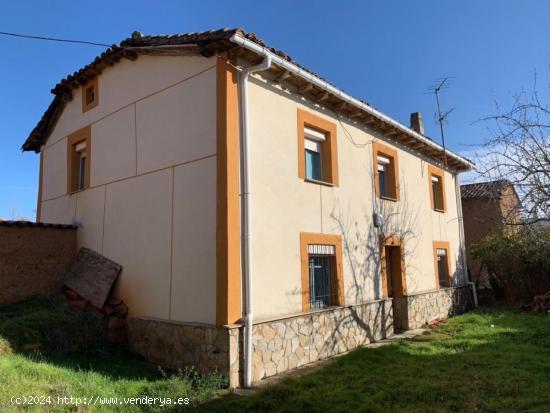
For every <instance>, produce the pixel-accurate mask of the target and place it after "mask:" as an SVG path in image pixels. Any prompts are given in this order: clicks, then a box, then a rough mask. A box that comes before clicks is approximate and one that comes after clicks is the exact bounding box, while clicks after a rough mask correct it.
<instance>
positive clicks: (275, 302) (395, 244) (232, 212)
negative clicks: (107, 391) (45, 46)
mask: <svg viewBox="0 0 550 413" xmlns="http://www.w3.org/2000/svg"><path fill="white" fill-rule="evenodd" d="M297 41H299V40H298V39H297ZM346 64H351V62H346ZM344 66H345V65H344ZM52 92H53V94H54V98H53V101H52V103H51V105H50V106H49V108H48V109H47V110H46V112H45V113H44V115H43V117H42V119H41V120H40V121H39V123H38V124H37V125H36V127H35V128H34V129H33V130H32V132H31V134H30V136H29V137H28V139H27V140H26V142H25V143H24V145H23V149H24V150H26V151H34V152H37V153H40V157H41V173H40V191H39V199H38V221H40V222H47V223H61V224H63V223H64V224H75V225H78V243H79V245H80V246H85V247H88V248H90V249H92V250H95V251H97V252H99V253H101V254H103V255H105V256H106V257H108V258H110V259H112V260H114V261H116V262H118V263H120V264H121V265H122V266H123V270H122V273H121V275H120V278H119V279H118V280H117V283H116V285H115V288H114V291H113V294H114V295H117V296H119V297H120V298H122V299H124V301H125V303H127V304H128V307H129V315H130V319H129V337H130V345H131V346H132V348H133V349H134V350H136V351H138V352H141V353H143V354H144V355H145V356H147V357H148V358H149V359H151V360H153V361H155V362H157V363H159V364H169V365H173V366H176V367H178V366H182V365H184V364H197V365H198V367H199V368H201V369H206V368H213V367H216V368H218V370H219V371H221V372H222V373H224V374H227V375H228V376H229V377H230V382H231V384H232V385H237V384H239V377H243V376H244V383H245V384H249V382H250V380H260V379H262V378H264V377H266V376H271V375H274V374H277V373H280V372H282V371H285V370H289V369H293V368H295V367H297V366H301V365H304V364H307V363H311V362H314V361H317V360H319V359H323V358H326V357H329V356H331V355H334V354H338V353H342V352H345V351H348V350H350V349H352V348H354V347H356V346H358V345H361V344H364V343H368V342H369V341H372V340H377V339H379V338H382V337H385V336H387V335H391V334H392V332H393V329H394V327H395V328H399V329H406V328H415V327H417V326H420V325H422V324H424V323H426V322H429V321H431V320H433V319H436V318H442V317H446V316H448V315H449V314H451V313H453V312H454V311H456V310H457V309H464V305H465V303H466V301H467V298H468V294H469V290H468V286H467V278H466V274H465V271H464V269H465V258H464V257H465V255H464V240H463V239H462V238H461V235H462V231H461V227H460V225H461V222H462V221H461V216H460V196H459V192H458V174H459V173H460V172H464V171H468V170H470V169H471V168H472V166H473V164H472V162H471V161H469V160H468V159H466V158H464V157H462V156H460V155H458V154H456V153H454V152H452V151H449V150H445V149H444V148H443V147H442V146H441V145H439V144H438V143H436V142H435V141H434V140H432V139H430V138H428V137H427V136H425V135H424V132H423V128H422V127H421V124H420V121H419V120H420V118H419V116H415V117H413V120H414V122H413V125H415V127H414V128H411V127H408V126H405V125H403V124H401V123H399V122H397V121H395V120H394V119H392V118H390V117H389V116H387V115H385V114H383V113H381V112H380V111H378V110H376V109H375V108H373V107H372V106H370V105H369V104H367V103H365V102H364V101H363V100H360V99H357V98H354V97H352V96H350V95H348V94H347V93H345V92H343V91H342V90H340V89H338V88H337V87H335V86H334V85H332V84H330V83H328V82H326V81H325V80H323V79H321V78H320V77H319V76H318V75H316V74H315V73H314V72H312V71H310V70H308V69H306V68H304V67H302V66H300V65H299V64H298V63H296V62H295V61H294V60H293V59H291V58H290V57H289V56H287V55H286V54H284V53H282V52H280V51H277V50H275V49H272V48H269V47H268V46H266V45H265V44H264V43H263V42H262V41H261V40H259V39H258V38H257V37H256V36H254V35H253V34H247V33H245V32H244V31H242V30H240V29H232V30H225V29H224V30H218V31H211V32H202V33H190V34H177V35H173V36H142V35H141V34H139V33H134V35H133V36H132V37H131V38H129V39H126V40H124V41H123V42H121V43H120V45H115V46H113V47H112V48H110V49H108V50H107V51H105V52H104V53H103V54H102V55H100V56H99V57H97V58H96V59H95V60H94V61H93V62H92V63H90V64H89V65H87V66H86V67H84V68H82V69H81V70H78V71H77V72H75V73H74V74H72V75H71V76H69V77H67V78H66V79H64V80H62V81H61V82H60V83H59V84H58V85H57V86H55V88H54V89H53V90H52ZM243 343H244V344H243Z"/></svg>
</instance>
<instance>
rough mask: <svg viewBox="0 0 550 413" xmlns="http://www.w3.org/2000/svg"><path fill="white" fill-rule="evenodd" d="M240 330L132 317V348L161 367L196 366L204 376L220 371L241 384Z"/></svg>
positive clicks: (129, 322) (130, 337)
mask: <svg viewBox="0 0 550 413" xmlns="http://www.w3.org/2000/svg"><path fill="white" fill-rule="evenodd" d="M239 339H240V338H239V327H238V326H235V327H217V326H212V325H207V324H198V323H197V324H194V323H193V324H191V323H178V322H171V321H163V320H155V319H144V318H137V317H130V318H129V319H128V343H129V346H130V349H131V350H132V351H134V352H136V353H138V354H141V355H142V356H144V357H145V358H146V359H147V360H149V361H151V362H153V363H157V364H159V365H161V366H167V367H172V368H183V367H185V366H195V367H196V368H197V370H198V371H199V372H201V373H205V372H210V371H214V370H217V371H219V372H220V373H221V374H223V375H224V376H226V377H228V378H229V382H230V385H231V387H237V386H238V384H239Z"/></svg>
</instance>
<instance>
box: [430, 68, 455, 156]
mask: <svg viewBox="0 0 550 413" xmlns="http://www.w3.org/2000/svg"><path fill="white" fill-rule="evenodd" d="M451 79H452V78H450V77H444V78H442V79H438V80H437V82H436V83H435V85H433V86H431V87H430V88H429V90H430V91H432V92H433V93H434V94H435V101H436V103H437V121H438V122H439V130H440V131H441V144H442V145H443V159H444V164H445V167H447V148H446V146H445V133H444V132H443V122H444V121H445V119H446V118H447V116H449V114H450V113H451V112H452V111H453V110H454V108H451V109H450V110H448V111H447V112H443V113H441V106H440V103H439V93H441V91H442V90H444V89H448V88H449V86H450V83H451Z"/></svg>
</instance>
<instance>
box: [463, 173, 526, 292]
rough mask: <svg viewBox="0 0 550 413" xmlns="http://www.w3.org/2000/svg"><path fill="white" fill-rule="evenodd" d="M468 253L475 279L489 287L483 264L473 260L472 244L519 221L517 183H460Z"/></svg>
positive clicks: (469, 264) (497, 181) (501, 232)
mask: <svg viewBox="0 0 550 413" xmlns="http://www.w3.org/2000/svg"><path fill="white" fill-rule="evenodd" d="M460 196H461V198H462V212H463V215H464V234H465V239H466V256H467V258H468V269H469V271H470V274H471V278H472V280H474V281H475V282H477V283H478V284H480V285H481V286H482V287H488V285H487V284H488V281H487V278H486V275H485V274H483V271H482V269H481V266H480V263H479V262H477V261H476V260H474V259H472V257H471V254H470V251H469V250H470V246H472V245H474V244H477V243H479V242H480V241H481V240H482V239H483V238H485V237H487V236H489V235H501V234H503V232H504V231H506V230H507V228H508V229H510V228H513V227H512V226H511V225H517V224H519V223H520V214H519V206H520V201H519V198H518V195H517V193H516V190H515V189H514V185H512V183H511V182H510V181H508V180H506V179H502V180H495V181H489V182H479V183H472V184H465V185H461V186H460Z"/></svg>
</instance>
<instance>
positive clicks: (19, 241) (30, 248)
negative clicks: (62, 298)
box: [0, 221, 76, 304]
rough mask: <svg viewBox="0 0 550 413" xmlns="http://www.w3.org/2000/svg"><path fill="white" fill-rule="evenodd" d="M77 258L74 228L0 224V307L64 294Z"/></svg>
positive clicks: (27, 223)
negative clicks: (65, 280) (66, 279)
mask: <svg viewBox="0 0 550 413" xmlns="http://www.w3.org/2000/svg"><path fill="white" fill-rule="evenodd" d="M75 256H76V228H75V227H72V226H69V225H52V224H37V223H32V222H22V221H16V222H13V221H0V304H7V303H14V302H17V301H22V300H25V299H27V298H30V297H33V296H38V295H50V294H54V293H57V292H59V291H61V288H62V287H63V277H64V276H65V273H66V272H67V271H68V270H69V267H70V265H71V262H72V261H73V260H74V258H75Z"/></svg>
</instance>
